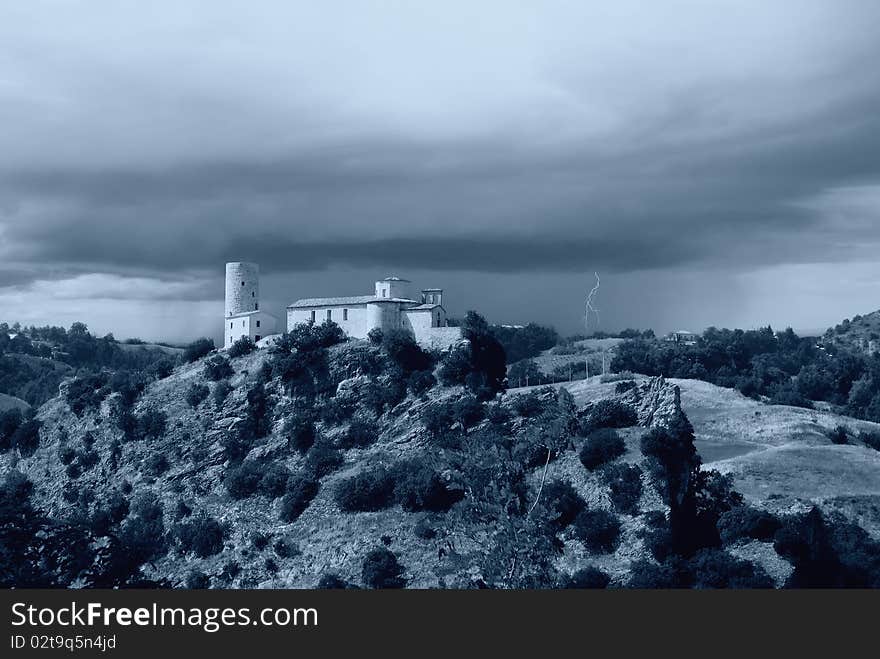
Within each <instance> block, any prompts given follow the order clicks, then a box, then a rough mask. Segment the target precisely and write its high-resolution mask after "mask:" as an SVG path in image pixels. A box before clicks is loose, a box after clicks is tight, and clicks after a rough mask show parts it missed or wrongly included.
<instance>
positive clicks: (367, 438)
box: [336, 419, 379, 449]
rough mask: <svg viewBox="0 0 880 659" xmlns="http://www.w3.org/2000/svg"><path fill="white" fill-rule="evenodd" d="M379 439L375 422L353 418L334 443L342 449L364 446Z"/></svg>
mask: <svg viewBox="0 0 880 659" xmlns="http://www.w3.org/2000/svg"><path fill="white" fill-rule="evenodd" d="M378 439H379V429H378V428H377V427H376V424H374V423H370V422H369V421H364V420H363V419H355V420H354V421H352V422H351V424H350V425H349V426H348V428H346V430H345V432H344V433H342V435H341V436H340V437H339V439H338V440H337V442H336V445H337V446H338V447H339V448H342V449H349V448H364V447H367V446H370V445H372V444H375V443H376V441H377V440H378Z"/></svg>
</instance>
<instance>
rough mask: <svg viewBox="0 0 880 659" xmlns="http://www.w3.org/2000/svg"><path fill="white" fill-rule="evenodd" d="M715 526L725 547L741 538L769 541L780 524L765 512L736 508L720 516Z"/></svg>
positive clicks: (741, 507)
mask: <svg viewBox="0 0 880 659" xmlns="http://www.w3.org/2000/svg"><path fill="white" fill-rule="evenodd" d="M717 526H718V532H719V534H720V536H721V541H722V542H723V543H724V544H725V545H727V544H730V543H732V542H736V541H737V540H739V539H741V538H750V539H754V540H762V541H764V542H767V541H770V540H772V539H773V536H774V535H775V534H776V531H778V530H779V528H780V527H781V523H780V521H779V520H778V519H776V517H775V516H773V515H772V514H770V513H768V512H767V511H765V510H758V509H756V508H752V507H750V506H736V507H735V508H732V509H730V510H728V511H727V512H725V513H722V514H721V516H720V517H719V518H718V523H717Z"/></svg>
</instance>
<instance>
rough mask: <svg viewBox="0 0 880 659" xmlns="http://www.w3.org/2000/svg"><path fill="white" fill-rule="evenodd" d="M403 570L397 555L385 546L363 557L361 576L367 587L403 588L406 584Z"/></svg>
mask: <svg viewBox="0 0 880 659" xmlns="http://www.w3.org/2000/svg"><path fill="white" fill-rule="evenodd" d="M403 572H404V568H403V566H402V565H401V564H400V562H399V561H398V560H397V556H395V555H394V554H393V553H392V552H391V551H389V550H388V549H386V548H385V547H379V548H378V549H374V550H373V551H371V552H370V553H369V554H367V555H366V557H365V558H364V563H363V566H362V568H361V578H362V579H363V581H364V585H365V586H368V587H369V588H403V587H404V586H405V585H406V579H404V577H403Z"/></svg>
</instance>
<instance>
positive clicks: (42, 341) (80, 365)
mask: <svg viewBox="0 0 880 659" xmlns="http://www.w3.org/2000/svg"><path fill="white" fill-rule="evenodd" d="M212 347H213V345H212ZM22 356H24V358H22ZM29 357H30V358H39V359H28V358H29ZM175 363H176V359H175V358H174V357H173V356H170V355H168V354H166V353H165V352H163V351H162V350H158V349H156V350H152V349H140V350H126V349H125V348H123V347H122V345H121V344H119V343H118V342H117V341H116V339H115V338H114V337H113V335H112V334H107V335H106V336H103V337H97V336H94V335H93V334H91V333H90V332H89V330H88V327H87V326H86V325H85V324H83V323H73V325H71V327H70V329H67V330H66V329H64V328H63V327H53V326H45V327H27V328H22V327H20V326H19V325H18V324H17V323H16V324H14V325H13V326H12V327H10V326H9V325H8V324H7V323H0V392H2V393H5V394H9V395H11V396H16V397H18V398H21V399H22V400H25V401H27V402H28V403H30V404H31V405H33V406H39V405H41V404H42V403H44V402H46V401H47V400H48V399H50V398H52V397H53V396H55V395H56V394H57V393H58V385H59V384H60V382H61V381H62V380H63V379H64V378H65V377H67V376H69V375H71V374H72V373H71V369H72V370H73V371H75V372H78V373H83V374H87V373H97V372H100V371H102V370H108V371H113V372H115V371H134V372H146V371H150V370H154V369H159V370H167V371H170V370H171V369H172V368H173V367H174V364H175ZM65 365H66V366H69V367H70V369H67V368H64V366H65Z"/></svg>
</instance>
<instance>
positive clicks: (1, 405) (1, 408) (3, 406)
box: [0, 394, 31, 412]
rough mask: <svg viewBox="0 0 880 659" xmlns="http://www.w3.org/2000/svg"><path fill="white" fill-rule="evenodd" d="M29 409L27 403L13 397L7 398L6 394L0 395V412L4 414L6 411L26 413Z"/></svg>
mask: <svg viewBox="0 0 880 659" xmlns="http://www.w3.org/2000/svg"><path fill="white" fill-rule="evenodd" d="M30 408H31V406H30V405H28V404H27V402H25V401H23V400H22V399H21V398H16V397H15V396H7V395H6V394H0V412H5V411H6V410H15V409H17V410H20V411H22V412H26V411H27V410H29V409H30Z"/></svg>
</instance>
